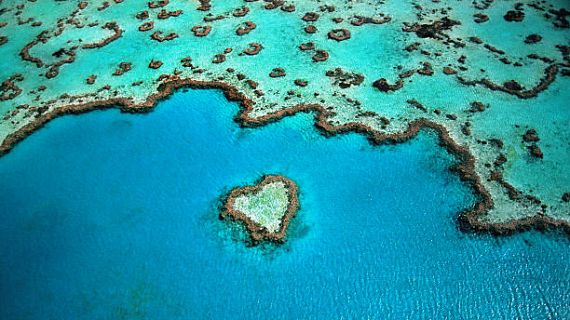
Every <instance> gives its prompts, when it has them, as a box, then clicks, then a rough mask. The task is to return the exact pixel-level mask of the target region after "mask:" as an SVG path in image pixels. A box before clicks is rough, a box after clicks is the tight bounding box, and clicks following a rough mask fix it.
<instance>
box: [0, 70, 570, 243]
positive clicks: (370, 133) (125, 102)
mask: <svg viewBox="0 0 570 320" xmlns="http://www.w3.org/2000/svg"><path fill="white" fill-rule="evenodd" d="M163 80H164V82H163V83H161V84H160V85H159V87H158V90H157V92H156V93H154V94H152V95H150V96H148V97H147V99H146V100H145V101H143V102H141V103H135V102H134V101H133V100H132V99H130V98H110V99H107V100H99V101H93V102H87V103H78V104H69V105H65V106H62V107H60V108H57V109H54V110H51V111H49V112H45V113H43V114H41V115H40V116H38V117H37V118H36V119H35V120H34V121H33V122H30V123H28V124H27V125H25V126H23V127H22V128H21V129H20V130H18V131H16V132H14V133H11V134H10V135H8V136H7V137H6V139H4V141H3V142H2V144H1V145H0V156H1V155H4V154H7V153H8V152H9V151H10V150H11V149H12V148H13V147H14V146H15V145H16V144H17V143H18V142H20V141H22V140H23V139H24V138H26V137H27V136H29V135H30V134H32V133H33V132H34V131H36V130H38V129H39V128H41V127H43V126H44V125H45V124H46V123H47V122H49V121H50V120H52V119H54V118H57V117H59V116H63V115H67V114H81V113H85V112H89V111H92V110H96V109H109V108H116V107H119V108H120V109H121V111H123V112H128V113H141V112H149V111H151V110H153V108H154V106H155V105H156V103H157V102H158V101H160V100H162V99H164V98H166V97H168V96H170V95H171V94H172V93H173V92H174V91H175V90H176V89H179V88H194V89H220V90H222V91H223V92H224V95H225V97H226V98H227V99H228V100H230V101H236V102H239V103H240V107H241V111H240V112H239V113H238V115H237V116H236V117H235V120H236V121H237V122H238V123H239V125H240V126H242V127H259V126H263V125H266V124H268V123H272V122H275V121H278V120H280V119H282V118H284V117H287V116H292V115H294V114H296V113H298V112H314V115H315V127H316V128H317V129H318V130H320V131H321V132H322V133H323V134H324V135H325V136H334V135H337V134H342V133H350V132H352V133H358V134H362V135H364V136H366V137H367V138H368V141H369V142H370V143H371V144H373V145H380V144H395V143H401V142H405V141H407V140H409V139H411V138H413V137H415V136H416V135H417V134H418V133H419V132H420V130H422V129H428V130H433V131H435V132H436V133H437V134H438V137H439V142H440V145H441V146H443V147H444V148H445V149H446V150H447V151H449V152H450V153H452V154H454V155H455V156H456V157H457V159H458V161H459V163H458V164H457V165H454V166H453V167H452V168H451V169H452V170H453V171H454V172H456V173H457V174H459V176H460V177H461V179H462V180H463V181H465V182H466V183H468V184H469V185H470V186H472V188H473V191H474V192H475V194H476V196H477V199H478V200H477V202H476V203H475V204H474V206H473V208H471V209H469V210H466V211H464V212H461V213H460V214H459V216H458V218H457V221H458V226H459V228H460V229H461V230H463V231H475V232H488V233H491V234H493V235H509V234H512V233H515V232H520V231H526V230H529V229H536V230H547V229H553V228H559V229H562V230H563V231H564V232H566V233H567V234H568V235H570V223H567V222H565V221H563V220H555V219H553V218H550V217H548V216H545V215H544V214H541V213H538V214H536V215H534V216H532V217H528V218H522V219H517V220H512V221H508V222H502V223H492V222H487V221H485V220H483V219H481V217H482V216H484V215H485V213H486V212H487V211H489V210H490V209H491V208H493V206H494V204H493V200H492V198H491V195H490V193H489V191H488V190H487V189H486V188H485V187H484V185H483V184H482V183H481V178H480V177H479V175H477V173H476V172H475V157H474V156H473V154H471V152H470V151H469V149H468V148H466V147H464V146H461V145H459V144H457V143H456V142H455V141H454V140H453V139H452V138H451V136H450V134H449V131H448V130H447V129H446V128H445V127H444V126H443V125H441V124H438V123H435V122H433V121H430V120H427V119H423V118H422V119H418V120H414V121H411V122H409V124H408V127H407V129H406V130H404V131H402V132H399V133H393V134H386V133H383V132H380V131H377V130H375V129H373V128H371V127H370V126H367V125H365V124H362V123H356V122H350V123H346V124H341V125H334V124H331V123H330V122H329V121H328V119H329V118H330V117H331V116H333V115H334V113H333V112H331V111H329V110H327V109H326V108H325V107H324V106H322V105H320V104H297V105H294V106H292V107H289V108H287V109H282V110H279V111H276V112H273V113H270V114H266V115H263V116H259V117H251V116H250V113H251V112H252V110H253V105H254V102H253V101H252V100H251V99H249V98H248V97H247V96H246V95H245V94H243V93H241V92H240V91H239V90H238V89H237V88H236V87H234V86H232V85H230V84H227V83H225V82H219V81H199V80H194V79H189V78H186V79H181V78H179V77H178V76H174V75H172V76H167V77H163ZM504 184H506V182H505V183H504ZM507 185H508V184H507ZM511 187H512V186H511ZM527 197H529V196H527Z"/></svg>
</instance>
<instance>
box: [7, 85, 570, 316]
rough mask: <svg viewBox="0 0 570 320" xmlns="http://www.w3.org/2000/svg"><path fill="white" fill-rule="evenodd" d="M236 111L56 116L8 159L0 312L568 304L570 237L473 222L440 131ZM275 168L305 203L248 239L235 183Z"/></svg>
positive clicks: (510, 311)
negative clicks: (246, 119) (235, 216)
mask: <svg viewBox="0 0 570 320" xmlns="http://www.w3.org/2000/svg"><path fill="white" fill-rule="evenodd" d="M237 111H238V107H237V105H236V104H233V103H229V102H227V101H226V100H225V99H224V98H223V95H222V94H221V93H220V92H218V91H209V90H206V91H189V92H179V93H177V94H175V95H174V96H173V97H172V98H170V99H169V100H167V101H165V102H162V103H160V104H159V106H158V107H157V109H156V110H155V111H154V112H151V113H149V114H146V115H130V114H121V113H120V112H118V111H117V110H111V111H97V112H92V113H89V114H86V115H81V116H67V117H63V118H60V119H57V120H55V121H52V122H50V123H49V124H48V125H47V126H46V128H44V129H42V130H40V131H38V132H36V133H35V134H34V135H32V136H31V137H29V138H28V139H26V140H25V141H24V142H23V143H21V144H19V145H18V146H16V148H15V149H14V150H13V151H12V152H11V153H10V154H8V155H7V156H5V157H2V158H0V177H1V179H0V218H1V219H2V223H1V224H0V318H2V319H188V318H193V319H208V318H212V319H223V318H239V319H255V318H257V319H341V318H343V319H361V318H372V319H386V318H396V319H430V318H431V319H441V318H450V319H515V318H519V319H530V318H533V319H565V318H568V317H570V312H569V311H568V308H567V306H568V305H569V304H570V266H569V264H568V261H570V250H568V248H569V246H568V244H569V241H568V239H567V238H565V237H564V236H560V235H557V234H539V233H525V234H519V235H516V236H512V237H508V238H501V239H495V238H492V237H489V236H476V235H468V234H464V233H461V232H460V231H458V230H457V228H456V224H455V217H456V214H457V213H458V212H459V211H461V210H463V209H466V208H469V207H470V206H471V205H472V203H473V195H472V194H471V191H470V189H469V188H468V187H467V186H465V185H463V184H462V183H461V182H460V181H459V179H458V177H457V176H455V175H452V174H450V173H449V171H448V167H449V165H451V164H452V163H453V157H452V156H450V155H449V154H447V153H446V152H445V151H444V150H443V149H441V148H440V147H438V146H437V137H436V136H435V135H434V134H433V133H429V132H425V133H422V134H420V135H419V136H418V137H417V138H415V139H413V140H412V141H410V142H408V143H404V144H401V145H396V146H382V147H372V146H370V145H369V144H368V143H367V142H366V140H365V139H364V138H363V137H361V136H359V135H355V134H348V135H343V136H336V137H332V138H324V137H322V136H321V135H320V134H319V133H318V132H317V131H316V129H314V128H313V125H312V115H297V116H295V117H290V118H287V119H284V120H282V121H280V122H278V123H275V124H271V125H268V126H266V127H263V128H258V129H240V128H239V127H238V126H237V124H236V123H234V122H233V117H234V116H235V114H236V112H237ZM265 173H277V174H283V175H285V176H287V177H289V178H291V179H292V180H294V181H296V182H297V184H298V185H299V187H300V190H301V195H300V201H301V210H300V212H299V214H298V216H297V218H295V220H294V221H293V223H292V225H291V227H290V228H291V229H290V236H289V239H288V242H287V243H286V244H285V245H283V246H281V247H274V246H270V245H264V246H258V247H248V246H247V245H246V244H245V243H244V242H243V241H242V240H243V239H242V238H243V232H242V231H243V230H241V229H240V228H239V226H236V225H235V224H229V223H227V222H224V221H219V220H218V218H217V217H218V206H219V198H220V196H221V195H223V194H224V193H226V192H227V191H229V189H230V188H232V187H234V186H236V185H242V184H251V183H253V182H254V181H255V180H257V179H258V178H259V177H260V176H261V175H262V174H265Z"/></svg>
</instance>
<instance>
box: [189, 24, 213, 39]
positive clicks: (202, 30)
mask: <svg viewBox="0 0 570 320" xmlns="http://www.w3.org/2000/svg"><path fill="white" fill-rule="evenodd" d="M210 31H212V27H211V26H194V27H192V33H194V35H195V36H196V37H205V36H207V35H208V34H210Z"/></svg>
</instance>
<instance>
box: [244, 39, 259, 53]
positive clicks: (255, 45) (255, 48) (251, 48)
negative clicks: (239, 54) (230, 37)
mask: <svg viewBox="0 0 570 320" xmlns="http://www.w3.org/2000/svg"><path fill="white" fill-rule="evenodd" d="M261 49H263V46H262V45H261V43H257V42H252V43H250V44H249V47H248V48H247V49H245V50H243V53H245V54H247V55H248V56H255V55H256V54H258V53H259V52H260V51H261Z"/></svg>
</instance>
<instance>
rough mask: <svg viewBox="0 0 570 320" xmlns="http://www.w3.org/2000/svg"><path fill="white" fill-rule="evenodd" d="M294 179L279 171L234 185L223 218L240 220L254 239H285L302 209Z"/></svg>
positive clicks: (223, 211)
mask: <svg viewBox="0 0 570 320" xmlns="http://www.w3.org/2000/svg"><path fill="white" fill-rule="evenodd" d="M297 194H298V188H297V185H296V184H295V182H293V181H292V180H289V179H287V178H286V177H284V176H279V175H266V176H264V177H262V178H261V179H260V180H259V181H258V182H257V183H256V185H254V186H246V187H243V188H239V187H238V188H235V189H233V190H232V191H231V192H230V193H229V195H228V196H227V198H226V200H225V203H224V207H223V209H222V211H221V213H220V218H222V219H225V218H228V217H231V218H233V219H234V220H237V221H241V222H242V223H243V224H244V225H245V226H246V228H247V231H248V232H249V235H250V236H251V239H252V240H253V241H254V242H259V241H262V240H269V241H274V242H283V241H284V240H285V236H286V234H287V227H288V226H289V223H290V222H291V219H292V218H293V217H294V216H295V214H296V213H297V210H298V209H299V200H298V195H297Z"/></svg>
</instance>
